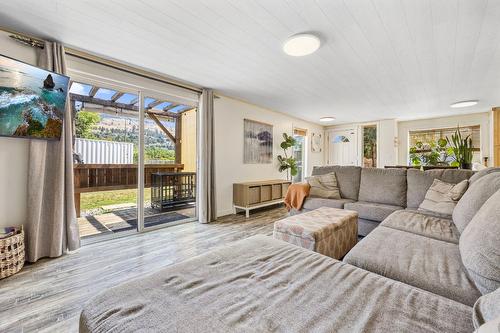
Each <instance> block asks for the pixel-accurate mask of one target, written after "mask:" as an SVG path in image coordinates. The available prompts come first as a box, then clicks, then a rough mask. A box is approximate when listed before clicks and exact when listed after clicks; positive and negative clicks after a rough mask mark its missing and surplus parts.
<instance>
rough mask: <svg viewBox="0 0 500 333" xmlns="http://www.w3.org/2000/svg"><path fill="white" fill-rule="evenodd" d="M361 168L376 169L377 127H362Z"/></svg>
mask: <svg viewBox="0 0 500 333" xmlns="http://www.w3.org/2000/svg"><path fill="white" fill-rule="evenodd" d="M362 131H363V150H362V151H363V164H362V165H363V167H365V168H376V167H377V125H370V126H363V127H362Z"/></svg>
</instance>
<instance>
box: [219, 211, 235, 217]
mask: <svg viewBox="0 0 500 333" xmlns="http://www.w3.org/2000/svg"><path fill="white" fill-rule="evenodd" d="M231 214H233V210H232V209H226V210H221V211H218V212H217V217H222V216H226V215H231Z"/></svg>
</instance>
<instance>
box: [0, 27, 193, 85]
mask: <svg viewBox="0 0 500 333" xmlns="http://www.w3.org/2000/svg"><path fill="white" fill-rule="evenodd" d="M0 29H1V30H4V31H6V32H7V33H10V35H9V37H10V38H12V39H14V40H15V41H17V42H20V43H22V44H25V45H29V46H31V47H36V48H39V49H43V48H44V45H45V41H44V40H43V39H40V38H37V37H33V36H30V35H26V34H21V33H18V32H15V31H12V30H9V29H5V28H0ZM64 49H65V51H66V54H69V55H71V56H73V57H76V58H80V59H83V60H86V61H90V62H93V63H95V64H99V65H103V66H107V67H110V68H113V69H117V70H120V71H123V72H126V73H129V74H133V75H137V76H140V77H143V78H146V79H150V80H154V81H157V82H161V83H166V84H170V85H172V86H176V87H179V88H183V89H187V90H190V91H193V92H196V93H201V89H200V88H196V87H192V86H189V85H186V84H183V83H179V82H175V81H172V80H170V79H168V78H165V77H164V76H162V75H159V74H154V73H151V72H148V71H145V70H142V69H140V68H136V67H133V66H129V65H125V64H122V63H119V62H117V61H113V60H108V59H104V58H101V57H98V56H94V55H92V54H89V53H87V52H83V51H79V50H75V49H73V48H70V47H65V48H64Z"/></svg>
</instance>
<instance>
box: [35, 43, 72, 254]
mask: <svg viewBox="0 0 500 333" xmlns="http://www.w3.org/2000/svg"><path fill="white" fill-rule="evenodd" d="M38 66H39V67H42V68H46V69H47V70H50V71H53V72H57V73H60V74H66V60H65V53H64V47H63V46H62V45H60V44H58V43H52V42H46V43H45V47H44V49H43V50H40V51H39V54H38ZM70 105H71V103H70V101H69V98H68V100H67V102H66V110H65V115H64V117H65V118H64V125H63V133H62V137H61V140H59V141H44V140H31V142H30V149H29V167H28V168H29V171H28V221H27V223H26V247H27V248H26V253H27V260H28V261H30V262H35V261H37V260H38V259H40V258H43V257H58V256H60V255H62V254H63V253H65V252H66V251H67V250H69V251H73V250H76V249H77V248H79V247H80V236H79V233H78V224H77V221H76V212H75V203H74V187H73V149H72V134H73V130H72V127H73V124H72V115H71V106H70Z"/></svg>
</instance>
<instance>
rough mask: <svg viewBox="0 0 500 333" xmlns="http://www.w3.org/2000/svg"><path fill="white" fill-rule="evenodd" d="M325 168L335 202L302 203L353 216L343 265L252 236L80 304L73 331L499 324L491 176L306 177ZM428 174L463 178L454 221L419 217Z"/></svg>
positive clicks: (394, 173) (499, 272) (499, 246)
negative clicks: (359, 231) (353, 233)
mask: <svg viewBox="0 0 500 333" xmlns="http://www.w3.org/2000/svg"><path fill="white" fill-rule="evenodd" d="M331 170H334V171H335V172H336V174H337V177H338V184H339V187H340V192H341V195H342V197H343V199H342V200H330V201H326V200H327V199H320V198H309V199H308V200H307V205H305V206H306V209H314V208H317V207H320V206H321V205H323V206H325V205H326V206H329V207H337V208H342V207H345V208H349V209H356V210H357V211H358V212H359V215H360V221H361V223H365V224H366V226H368V228H367V230H369V231H370V230H371V232H369V233H368V232H367V233H366V234H367V235H366V237H364V238H363V239H362V240H361V241H360V242H359V243H358V244H357V245H356V246H354V248H353V249H352V250H351V251H350V252H349V253H348V254H347V255H346V256H345V257H344V259H343V261H338V260H335V259H332V258H329V257H326V256H323V255H321V254H318V253H315V252H312V251H309V250H306V249H304V248H301V247H297V246H294V245H292V244H288V243H285V242H282V241H279V240H275V239H272V238H270V237H266V236H261V235H258V236H253V237H250V238H247V239H244V240H241V241H239V242H236V243H233V244H229V245H225V246H222V247H219V248H218V249H216V250H213V251H210V252H209V253H207V254H204V255H202V256H198V257H195V258H192V259H190V260H186V261H184V262H182V263H179V264H176V265H172V266H169V267H166V268H164V269H162V270H160V271H158V272H156V273H154V274H152V275H150V276H148V277H145V278H143V279H141V280H140V281H132V282H128V283H125V284H123V285H120V286H117V287H114V288H111V289H109V290H107V291H105V292H103V293H101V294H99V295H97V296H96V297H94V298H93V299H91V300H90V301H89V302H88V303H87V304H86V305H85V306H84V308H83V311H82V313H81V317H80V332H85V333H87V332H92V333H94V332H118V331H119V332H137V331H148V332H149V331H151V332H157V331H158V332H163V331H176V332H207V331H211V332H309V331H310V332H384V333H385V332H472V331H473V330H474V329H475V328H478V327H479V326H481V325H484V324H485V323H486V325H490V324H491V325H492V326H493V331H495V328H498V327H500V326H499V325H500V172H493V171H492V170H485V171H482V172H478V173H476V174H472V173H471V172H469V171H460V170H432V171H426V172H421V171H418V170H408V172H406V170H380V169H363V170H361V168H356V167H323V168H315V173H316V174H317V173H318V172H330V171H331ZM495 171H500V169H497V170H495ZM435 178H438V179H441V180H443V181H447V182H454V183H458V182H459V181H461V180H463V179H469V188H468V190H467V191H466V192H465V194H464V195H463V196H462V198H461V199H460V201H459V202H458V203H457V205H456V207H455V209H454V210H453V215H452V216H437V215H433V214H430V213H424V212H422V211H419V210H417V208H418V206H419V204H420V202H422V200H423V199H424V196H425V192H426V191H427V189H428V188H429V187H430V186H431V184H432V181H433V179H435ZM349 179H351V180H353V181H352V183H349V181H348V180H349ZM316 199H317V200H316ZM373 226H376V228H374V227H373ZM137 286H140V288H137ZM484 327H485V326H482V327H481V329H482V328H484ZM479 332H482V330H480V331H479ZM488 332H489V331H488Z"/></svg>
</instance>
